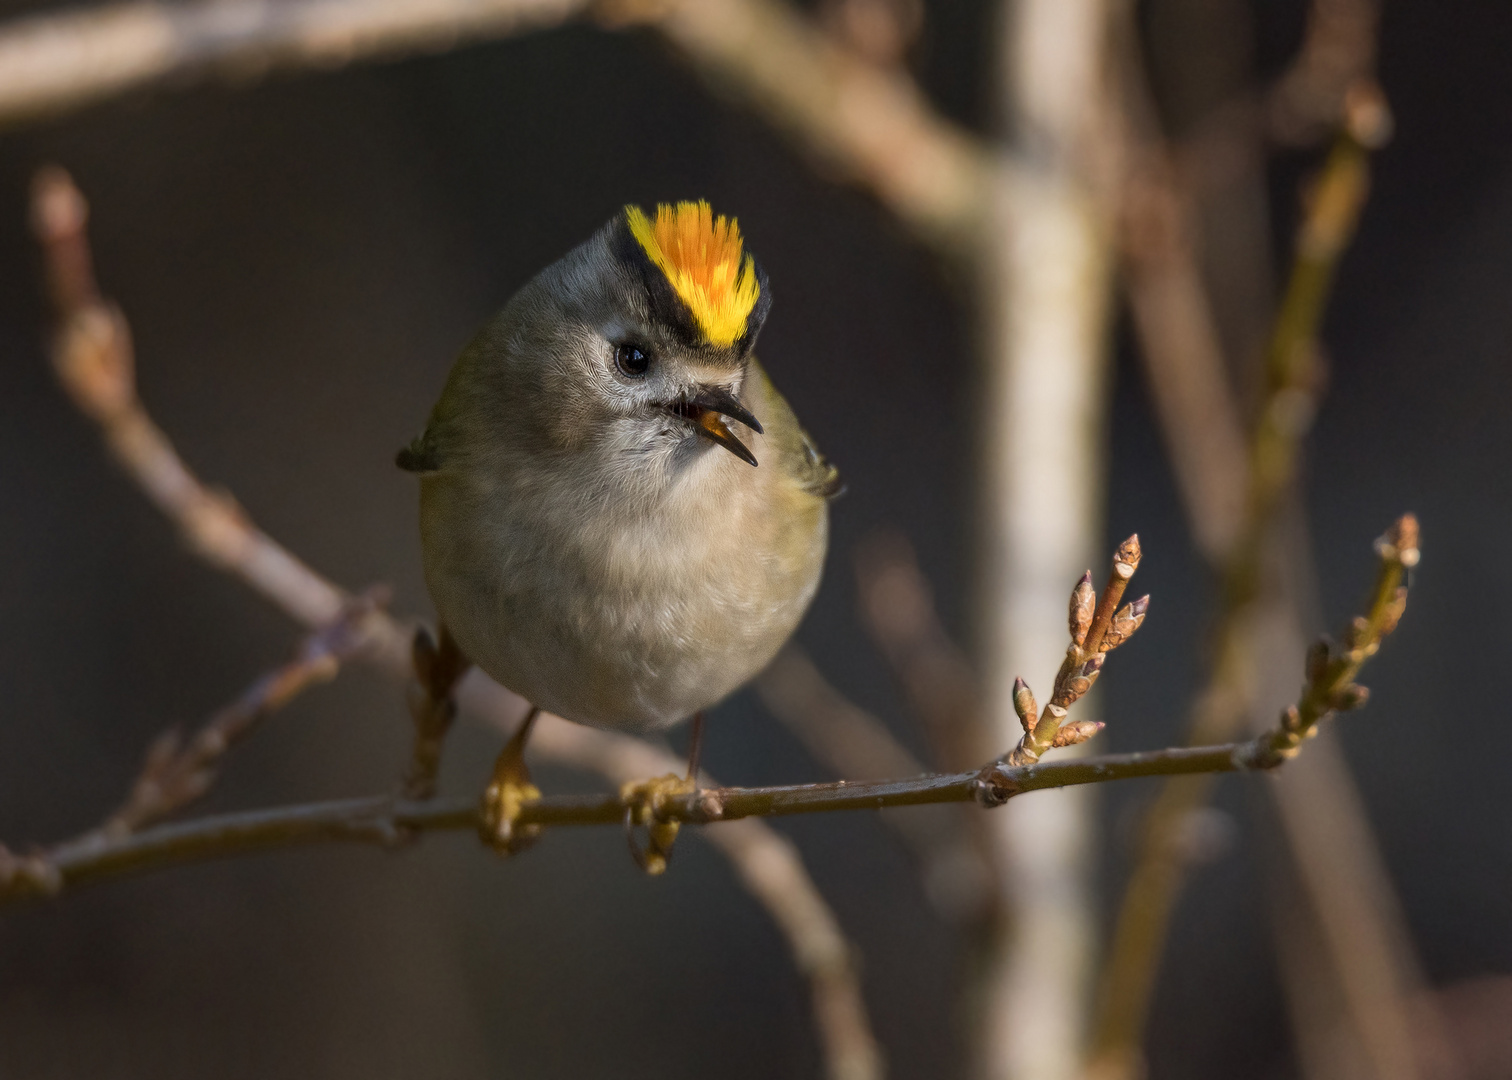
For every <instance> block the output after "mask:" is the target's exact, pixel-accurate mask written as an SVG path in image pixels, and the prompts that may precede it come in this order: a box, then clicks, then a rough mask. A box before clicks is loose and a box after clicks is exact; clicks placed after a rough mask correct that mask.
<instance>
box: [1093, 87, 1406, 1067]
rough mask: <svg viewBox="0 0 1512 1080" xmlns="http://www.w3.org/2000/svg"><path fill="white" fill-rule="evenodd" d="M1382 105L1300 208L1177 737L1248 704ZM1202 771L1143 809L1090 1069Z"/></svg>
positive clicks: (1122, 1001)
mask: <svg viewBox="0 0 1512 1080" xmlns="http://www.w3.org/2000/svg"><path fill="white" fill-rule="evenodd" d="M1383 114H1384V106H1383V105H1382V104H1381V103H1380V102H1379V99H1378V98H1374V97H1372V96H1370V94H1369V92H1368V91H1367V92H1363V96H1362V97H1361V99H1360V103H1359V105H1358V106H1357V108H1356V111H1355V112H1354V113H1353V115H1352V122H1351V124H1350V125H1349V126H1347V127H1346V128H1345V130H1344V131H1343V132H1342V133H1341V134H1340V135H1339V137H1338V139H1337V140H1336V143H1335V146H1334V148H1333V150H1332V151H1331V152H1330V154H1329V157H1328V159H1327V161H1326V162H1325V163H1324V167H1323V170H1322V172H1321V173H1320V175H1319V177H1318V179H1317V181H1316V184H1315V185H1314V188H1313V191H1312V193H1311V196H1310V198H1309V201H1308V205H1307V207H1306V213H1305V216H1304V220H1303V224H1302V227H1301V230H1300V233H1299V238H1298V242H1297V251H1296V256H1295V260H1294V263H1293V267H1292V271H1291V275H1290V278H1289V281H1288V284H1287V289H1286V293H1285V296H1284V298H1283V301H1282V304H1281V308H1280V311H1279V312H1278V314H1277V317H1276V321H1275V325H1274V330H1273V332H1272V337H1271V343H1270V347H1269V349H1268V352H1267V360H1266V392H1265V397H1264V400H1263V401H1262V404H1261V409H1260V412H1259V417H1258V420H1257V423H1256V428H1255V432H1254V434H1253V437H1252V441H1251V444H1250V451H1249V455H1248V457H1249V462H1248V467H1247V469H1246V470H1245V475H1246V476H1247V478H1248V485H1247V491H1246V496H1245V507H1244V515H1243V523H1242V527H1241V529H1240V532H1239V534H1238V536H1237V537H1236V538H1235V540H1234V543H1233V545H1232V547H1231V548H1230V549H1229V551H1228V553H1227V558H1226V561H1225V565H1224V588H1223V610H1222V613H1221V616H1220V619H1219V623H1218V627H1217V630H1216V633H1215V637H1216V646H1215V658H1214V665H1213V670H1212V673H1211V676H1210V679H1209V682H1208V686H1207V688H1206V689H1205V690H1204V692H1203V693H1202V694H1201V695H1200V696H1199V698H1198V701H1197V704H1196V706H1195V707H1194V710H1193V720H1192V725H1191V731H1190V734H1189V742H1191V743H1204V742H1209V741H1212V740H1214V739H1222V738H1226V737H1231V735H1232V733H1233V732H1234V731H1236V730H1237V729H1238V728H1239V726H1240V725H1241V723H1242V721H1243V718H1244V715H1245V711H1246V708H1247V705H1248V702H1249V701H1250V700H1251V697H1252V692H1251V686H1250V684H1251V675H1250V672H1249V657H1248V645H1247V636H1246V632H1245V619H1246V616H1247V614H1248V612H1249V608H1250V606H1251V604H1252V602H1253V601H1254V599H1255V597H1256V596H1257V594H1258V590H1259V587H1260V578H1261V566H1262V560H1263V556H1264V549H1265V543H1266V538H1267V536H1268V535H1269V530H1270V527H1271V524H1272V521H1273V518H1274V514H1275V511H1276V509H1277V507H1278V505H1279V503H1280V501H1281V500H1282V498H1283V497H1284V495H1285V494H1286V492H1287V491H1288V490H1290V488H1291V485H1292V483H1293V481H1294V479H1295V476H1296V472H1297V465H1298V460H1299V455H1300V446H1301V440H1302V438H1303V436H1304V435H1305V434H1306V431H1307V429H1308V427H1309V426H1310V424H1311V421H1312V416H1313V412H1314V409H1315V406H1316V399H1317V395H1318V393H1319V391H1320V388H1321V382H1322V376H1321V371H1320V364H1319V358H1318V353H1317V344H1316V335H1317V332H1318V327H1319V325H1320V323H1321V319H1322V314H1323V309H1324V304H1325V302H1326V299H1327V297H1328V295H1329V292H1330V289H1331V286H1332V282H1333V276H1334V272H1335V270H1336V269H1337V266H1338V261H1339V258H1340V256H1341V254H1342V253H1343V250H1344V248H1345V246H1346V245H1347V243H1348V241H1349V239H1350V238H1351V236H1352V235H1353V232H1354V228H1355V224H1356V222H1357V221H1358V217H1359V212H1360V208H1361V206H1362V205H1363V202H1364V198H1365V193H1366V188H1367V175H1368V174H1367V154H1368V149H1369V147H1370V146H1371V145H1373V142H1374V140H1375V139H1377V138H1379V137H1382V136H1383V135H1384V132H1385V130H1386V125H1385V122H1384V121H1383V120H1382V119H1380V118H1381V116H1382V115H1383ZM1210 789H1211V779H1210V778H1192V779H1186V780H1176V781H1172V782H1170V783H1168V784H1167V785H1166V786H1165V787H1164V788H1163V789H1162V791H1161V793H1160V795H1159V796H1158V797H1157V799H1156V801H1155V803H1154V804H1153V805H1152V807H1151V809H1150V811H1149V812H1148V815H1147V817H1146V820H1145V823H1144V827H1143V830H1142V839H1141V843H1140V847H1139V854H1138V856H1137V859H1136V865H1135V869H1134V871H1133V873H1132V875H1131V877H1130V879H1129V882H1128V884H1127V885H1126V887H1125V891H1124V900H1123V904H1122V906H1121V908H1120V911H1119V915H1118V919H1117V922H1116V924H1115V929H1114V935H1113V942H1112V946H1111V948H1110V951H1109V960H1108V962H1107V966H1106V968H1105V970H1104V974H1103V985H1102V991H1101V995H1100V1000H1101V1006H1100V1011H1099V1015H1098V1018H1097V1024H1096V1033H1095V1041H1094V1045H1093V1060H1094V1066H1093V1070H1094V1072H1095V1073H1096V1074H1097V1075H1099V1076H1108V1077H1116V1076H1128V1075H1134V1074H1135V1073H1136V1072H1137V1068H1136V1066H1135V1064H1134V1063H1135V1061H1136V1060H1137V1057H1138V1048H1139V1046H1140V1042H1141V1038H1140V1036H1141V1032H1142V1030H1143V1025H1144V1018H1145V1016H1146V1014H1147V1011H1148V1007H1149V1000H1150V995H1151V993H1152V990H1153V983H1154V972H1155V969H1156V964H1157V961H1158V958H1159V956H1160V953H1161V951H1162V949H1163V946H1164V941H1165V934H1166V929H1167V927H1168V925H1169V921H1170V917H1171V912H1172V910H1173V908H1174V904H1175V899H1176V895H1177V893H1178V892H1179V888H1180V883H1181V880H1182V877H1183V873H1182V860H1181V858H1180V855H1179V852H1178V851H1177V849H1176V847H1175V846H1174V845H1172V844H1171V843H1170V837H1172V836H1173V835H1174V834H1175V831H1176V830H1177V829H1179V828H1180V826H1181V823H1182V822H1184V821H1186V820H1187V818H1188V815H1189V814H1190V813H1191V812H1192V811H1193V810H1194V809H1196V808H1197V807H1199V806H1201V805H1202V804H1203V803H1205V802H1206V801H1207V798H1208V794H1209V792H1210Z"/></svg>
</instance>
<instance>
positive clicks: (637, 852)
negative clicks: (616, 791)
mask: <svg viewBox="0 0 1512 1080" xmlns="http://www.w3.org/2000/svg"><path fill="white" fill-rule="evenodd" d="M697 789H698V785H697V784H696V783H695V782H694V780H693V778H692V777H684V776H677V775H676V774H674V773H668V774H667V775H666V776H658V777H654V778H653V779H650V780H636V781H631V782H630V783H627V784H622V785H621V786H620V801H622V802H623V803H624V804H625V839H626V841H627V842H628V843H629V845H630V856H631V858H633V859H634V860H635V864H636V865H637V866H639V867H640V868H641V869H642V870H644V871H645V872H646V873H647V874H650V875H651V876H652V877H656V876H657V875H659V874H664V873H666V872H667V860H669V859H670V858H671V857H672V845H673V843H674V842H675V841H676V840H677V833H678V830H679V829H680V828H681V827H682V823H681V822H680V821H678V820H677V819H676V818H667V817H664V816H663V814H664V812H665V809H666V807H667V804H668V803H671V802H674V801H677V800H680V799H683V798H686V797H687V796H689V795H691V794H693V792H694V791H696V790H697ZM637 826H640V827H643V828H644V829H645V830H646V844H645V847H642V846H641V845H640V844H639V843H638V842H637V840H636V838H635V830H636V827H637Z"/></svg>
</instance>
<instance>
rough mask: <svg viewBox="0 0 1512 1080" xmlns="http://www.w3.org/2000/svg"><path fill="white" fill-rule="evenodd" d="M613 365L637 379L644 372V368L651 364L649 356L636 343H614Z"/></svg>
mask: <svg viewBox="0 0 1512 1080" xmlns="http://www.w3.org/2000/svg"><path fill="white" fill-rule="evenodd" d="M614 366H615V367H617V368H619V369H620V373H621V374H623V375H627V376H629V377H630V378H632V379H639V378H641V377H643V376H644V375H645V374H646V369H647V368H649V367H650V366H651V357H650V356H648V355H647V354H646V351H645V350H644V349H642V348H641V347H640V346H638V345H616V346H615V347H614Z"/></svg>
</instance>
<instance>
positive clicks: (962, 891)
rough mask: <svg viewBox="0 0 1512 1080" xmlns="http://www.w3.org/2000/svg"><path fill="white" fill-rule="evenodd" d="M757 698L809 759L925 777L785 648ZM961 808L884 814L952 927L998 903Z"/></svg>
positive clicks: (857, 776) (858, 775)
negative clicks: (793, 738) (796, 741)
mask: <svg viewBox="0 0 1512 1080" xmlns="http://www.w3.org/2000/svg"><path fill="white" fill-rule="evenodd" d="M755 688H756V692H757V694H758V695H760V697H761V700H762V701H763V702H764V703H765V704H766V706H767V708H768V709H770V710H771V712H772V714H773V715H774V716H776V717H777V718H778V719H779V720H781V721H782V723H783V724H784V725H785V726H786V727H787V728H788V730H789V731H791V732H792V733H793V734H794V735H795V736H797V737H798V739H799V741H800V742H802V743H803V745H804V747H805V748H806V749H807V750H808V751H809V753H810V754H812V755H813V757H814V758H815V759H816V760H817V761H819V762H821V763H823V764H824V765H826V766H828V767H829V768H830V769H831V770H832V771H833V773H834V774H835V775H837V776H844V777H848V778H851V779H854V780H875V779H880V778H881V777H885V776H913V775H918V774H921V773H924V772H926V771H927V770H926V768H925V767H924V766H923V765H922V764H920V763H919V762H918V761H917V760H916V759H915V758H914V756H913V755H912V754H910V753H909V752H908V750H907V749H905V748H904V747H903V746H902V745H901V744H900V743H899V742H898V741H897V740H896V739H894V738H893V736H892V734H891V733H890V732H889V731H888V730H887V728H886V727H885V726H884V725H883V723H882V721H881V720H879V719H877V718H876V717H875V716H872V715H871V714H870V713H868V712H867V711H866V710H864V709H862V708H861V707H860V706H858V705H856V704H855V703H854V702H852V701H850V700H848V699H847V698H846V697H845V695H844V694H842V693H840V691H839V690H837V689H835V688H834V687H833V686H831V685H830V684H829V682H828V681H827V680H826V679H825V678H824V675H823V674H821V673H820V671H819V669H818V668H816V667H815V666H814V663H813V661H812V660H810V659H809V658H808V656H807V655H805V654H804V653H803V651H802V650H801V649H799V648H798V647H797V646H796V645H791V644H790V645H788V646H787V647H786V648H785V649H783V650H782V652H780V653H778V654H777V658H776V659H775V660H773V661H772V663H771V664H770V665H769V666H768V667H767V669H766V671H764V672H762V674H761V675H760V676H758V677H757V680H756V683H755ZM969 813H970V811H969V810H968V809H967V808H965V807H959V808H955V807H940V808H938V809H936V810H935V811H933V812H928V813H925V812H915V813H908V814H887V815H885V820H886V822H887V824H888V825H889V826H891V827H892V829H893V831H895V832H896V833H897V834H898V836H899V837H900V838H901V839H902V841H903V843H904V844H905V845H906V846H907V848H908V850H909V853H910V854H911V855H912V856H913V858H914V861H915V862H916V863H918V866H919V873H920V876H921V877H922V878H923V880H924V891H925V894H926V895H927V896H928V897H929V899H930V902H931V903H933V904H934V905H935V907H936V908H937V909H938V910H939V911H940V913H941V914H942V915H944V916H945V917H946V918H948V919H950V920H951V921H953V922H957V923H975V922H978V921H979V920H981V919H982V918H983V917H984V916H985V915H986V914H987V913H988V912H989V911H991V910H993V909H994V908H995V906H996V904H997V903H998V902H999V900H998V897H997V895H996V889H995V888H994V879H993V874H992V871H991V868H990V866H989V865H988V859H989V858H990V857H991V855H990V850H989V849H987V848H986V845H985V844H984V842H983V841H984V840H985V838H984V837H983V836H982V835H981V830H980V829H976V828H972V826H973V825H975V824H976V823H977V822H978V821H979V820H980V819H976V818H970V817H968V818H963V817H962V814H969Z"/></svg>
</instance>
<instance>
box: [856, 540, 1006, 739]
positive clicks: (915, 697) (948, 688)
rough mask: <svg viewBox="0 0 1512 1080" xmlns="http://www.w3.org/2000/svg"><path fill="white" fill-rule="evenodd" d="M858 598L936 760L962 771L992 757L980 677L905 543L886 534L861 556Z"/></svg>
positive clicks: (869, 628)
mask: <svg viewBox="0 0 1512 1080" xmlns="http://www.w3.org/2000/svg"><path fill="white" fill-rule="evenodd" d="M856 591H857V593H858V595H859V599H860V609H861V617H862V621H863V623H864V624H865V626H866V629H867V631H868V632H869V633H870V634H871V637H872V640H873V641H875V642H876V643H877V646H878V648H880V649H881V650H882V655H883V656H885V657H887V661H888V663H889V664H890V665H891V666H892V669H893V671H894V672H895V673H896V675H897V678H898V682H899V684H900V685H901V686H902V688H903V692H904V694H905V695H906V696H907V698H908V704H909V707H910V708H911V709H912V710H913V712H914V714H915V715H917V716H918V717H919V718H920V719H921V720H922V721H923V725H924V731H925V734H926V735H928V737H929V740H930V743H931V745H932V747H933V750H934V756H935V760H936V761H937V762H938V763H939V764H940V765H941V766H943V767H944V768H947V769H965V768H969V767H970V766H971V765H972V764H973V763H975V762H978V761H981V760H982V759H983V758H985V757H987V756H989V755H990V754H992V753H993V752H994V750H995V748H994V747H993V745H992V744H991V742H990V741H989V740H988V738H987V731H986V724H985V722H984V720H983V717H982V705H981V689H980V687H979V686H978V685H977V677H976V672H975V671H973V670H972V666H971V662H970V661H969V660H968V659H967V658H966V655H965V653H963V652H962V651H961V649H960V648H959V647H958V646H957V645H956V643H955V642H954V641H952V640H951V638H950V635H949V634H948V633H946V631H945V627H944V626H943V625H942V624H941V622H940V617H939V614H938V613H937V612H936V611H935V606H934V597H933V596H932V595H931V592H930V587H929V582H928V581H926V580H925V578H924V574H923V572H922V571H921V570H920V569H919V564H918V561H917V559H916V558H915V557H914V552H913V548H912V546H911V545H910V544H909V542H908V540H907V539H906V538H905V537H903V536H901V535H899V534H896V533H892V534H881V535H878V536H874V537H872V538H871V539H870V540H868V541H867V542H866V543H864V544H862V545H861V546H860V547H859V548H858V549H857V551H856Z"/></svg>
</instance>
